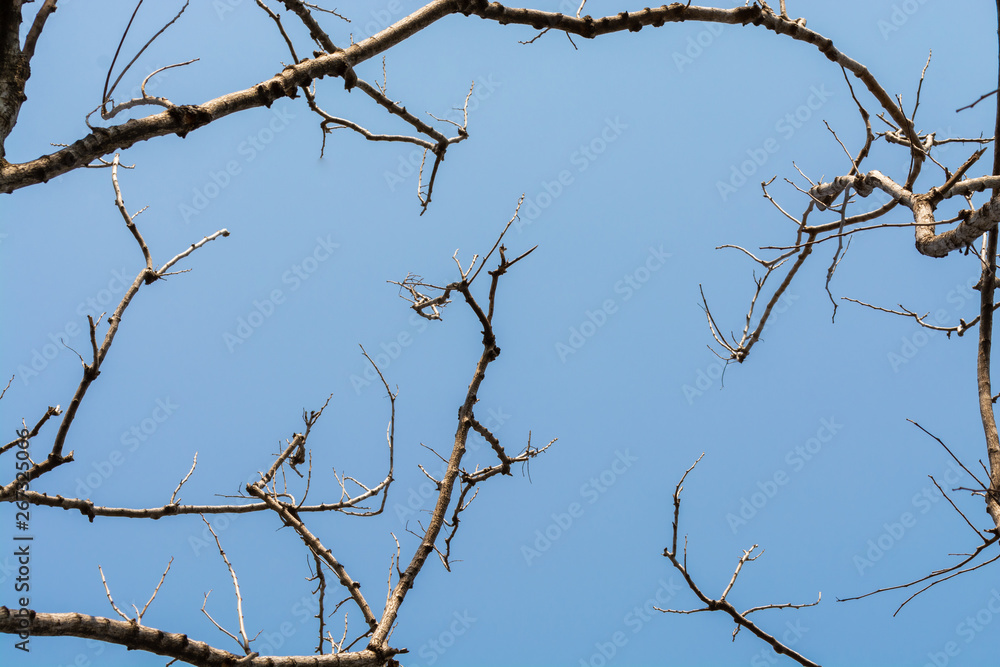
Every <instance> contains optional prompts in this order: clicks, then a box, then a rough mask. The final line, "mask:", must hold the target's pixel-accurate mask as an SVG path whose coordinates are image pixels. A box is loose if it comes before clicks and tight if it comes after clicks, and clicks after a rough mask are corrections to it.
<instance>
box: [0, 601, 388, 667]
mask: <svg viewBox="0 0 1000 667" xmlns="http://www.w3.org/2000/svg"><path fill="white" fill-rule="evenodd" d="M19 632H27V633H29V634H30V635H31V636H33V637H57V636H58V637H65V636H70V637H81V638H84V639H94V640H96V641H100V642H105V643H108V644H118V645H120V646H124V647H126V648H127V649H129V650H131V651H136V650H138V651H147V652H149V653H155V654H157V655H165V656H169V657H171V658H174V659H176V660H183V661H184V662H186V663H189V664H191V665H196V666H197V667H232V666H233V665H240V667H296V666H300V665H314V666H315V667H326V666H328V665H329V666H331V667H332V666H333V665H336V666H338V667H380V666H381V665H384V664H385V656H384V655H379V654H378V653H376V652H375V651H371V650H367V649H366V650H363V651H357V652H353V653H335V654H332V655H309V656H257V657H253V658H247V656H241V655H237V654H235V653H230V652H229V651H223V650H222V649H217V648H214V647H212V646H210V645H208V644H206V643H205V642H200V641H195V640H193V639H189V638H188V636H187V635H184V634H177V633H173V632H164V631H162V630H157V629H156V628H151V627H148V626H145V625H139V624H138V623H130V622H127V621H115V620H112V619H110V618H104V617H101V616H88V615H86V614H44V613H38V612H35V611H32V610H30V609H23V610H11V609H8V608H7V607H0V633H4V634H18V633H19Z"/></svg>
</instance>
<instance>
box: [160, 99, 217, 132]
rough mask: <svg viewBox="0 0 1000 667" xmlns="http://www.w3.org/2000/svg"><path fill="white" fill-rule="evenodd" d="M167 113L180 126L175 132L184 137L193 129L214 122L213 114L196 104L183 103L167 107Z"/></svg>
mask: <svg viewBox="0 0 1000 667" xmlns="http://www.w3.org/2000/svg"><path fill="white" fill-rule="evenodd" d="M167 115H168V116H170V119H171V120H172V121H173V122H174V124H175V125H177V126H178V129H177V130H175V133H176V134H177V136H178V137H180V138H181V139H183V138H184V137H186V136H187V133H188V132H190V131H191V130H197V129H198V128H199V127H201V126H202V125H208V124H209V123H211V122H212V114H211V113H209V112H208V111H205V110H204V109H202V108H201V107H200V106H197V105H194V104H182V105H180V106H173V107H170V108H169V109H167Z"/></svg>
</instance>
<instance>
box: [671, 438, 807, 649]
mask: <svg viewBox="0 0 1000 667" xmlns="http://www.w3.org/2000/svg"><path fill="white" fill-rule="evenodd" d="M703 456H704V454H702V455H701V456H699V457H698V459H697V460H696V461H695V462H694V463H693V464H692V465H691V467H690V468H688V469H687V470H686V471H685V472H684V474H683V475H682V476H681V479H680V481H679V482H677V486H676V487H675V489H674V499H673V500H674V521H673V534H672V537H671V541H670V546H669V547H667V548H666V549H664V550H663V555H664V556H665V557H666V558H667V559H668V560H669V561H670V564H671V565H673V566H674V568H675V569H677V571H678V572H680V574H681V576H682V577H683V578H684V581H685V582H686V583H687V585H688V588H690V589H691V592H692V593H694V594H695V596H697V598H698V599H699V600H701V603H702V604H703V605H705V606H704V607H701V608H698V609H690V610H680V609H660V608H659V607H656V609H657V611H661V612H664V613H668V614H696V613H700V612H712V611H721V612H723V613H725V614H728V615H729V617H730V618H732V619H733V622H735V623H736V629H735V630H734V631H733V638H734V639H735V637H736V633H738V632H739V630H740V628H746V629H747V630H749V631H750V632H752V633H753V634H754V635H756V636H757V637H759V638H760V639H762V640H763V641H764V642H766V643H767V644H768V645H769V646H770V647H771V648H772V649H774V652H775V653H777V654H779V655H786V656H788V657H789V658H791V659H792V660H794V661H795V662H797V663H799V664H800V665H804V666H805V667H819V666H818V665H817V663H815V662H813V661H812V660H809V659H808V658H806V657H805V656H803V655H801V654H800V653H798V652H796V651H793V650H792V649H791V648H789V647H788V646H786V645H785V644H782V643H781V642H780V641H778V640H777V639H776V638H775V637H774V636H773V635H770V634H768V633H767V632H764V630H762V629H761V628H760V627H759V626H758V625H757V624H755V623H754V622H753V621H751V620H750V619H749V618H747V616H749V615H750V614H751V613H754V612H757V611H764V610H768V609H801V608H803V607H813V606H815V605H818V604H819V602H820V599H817V600H816V602H810V603H805V604H791V603H781V604H767V605H759V606H756V607H751V608H750V609H748V610H747V611H744V612H740V611H739V610H738V609H736V607H734V606H733V604H732V603H731V602H729V600H727V599H726V596H727V595H728V594H729V593H730V592H731V591H732V589H733V586H734V585H735V584H736V578H737V577H738V576H739V574H740V571H741V569H742V568H743V565H744V564H745V563H747V562H749V561H752V560H756V559H757V558H758V557H759V556H760V555H761V554H757V555H756V556H754V555H753V552H754V551H755V550H756V549H757V545H756V544H755V545H753V546H752V547H751V548H750V549H749V550H746V551H744V552H743V555H742V556H741V557H740V559H739V562H738V563H737V565H736V569H735V570H734V571H733V576H732V577H731V578H730V580H729V583H728V585H727V586H726V588H725V590H724V591H723V593H722V595H721V596H720V597H719V598H718V599H712V598H710V597H708V596H707V595H705V594H704V593H703V592H702V591H701V588H699V586H698V584H697V583H696V582H695V581H694V579H693V578H692V577H691V574H690V571H689V570H688V568H687V546H686V544H687V540H686V538H685V548H684V555H683V560H681V559H680V558H678V552H677V533H678V525H679V523H680V521H679V516H680V511H681V491H683V490H684V480H685V479H686V478H687V476H688V473H690V472H691V471H692V470H694V468H695V466H696V465H698V462H699V461H701V459H702V457H703ZM761 553H763V552H761ZM820 598H822V595H820Z"/></svg>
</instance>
